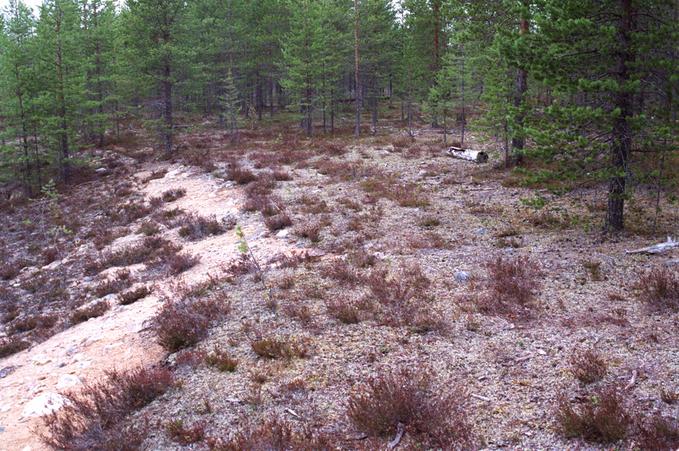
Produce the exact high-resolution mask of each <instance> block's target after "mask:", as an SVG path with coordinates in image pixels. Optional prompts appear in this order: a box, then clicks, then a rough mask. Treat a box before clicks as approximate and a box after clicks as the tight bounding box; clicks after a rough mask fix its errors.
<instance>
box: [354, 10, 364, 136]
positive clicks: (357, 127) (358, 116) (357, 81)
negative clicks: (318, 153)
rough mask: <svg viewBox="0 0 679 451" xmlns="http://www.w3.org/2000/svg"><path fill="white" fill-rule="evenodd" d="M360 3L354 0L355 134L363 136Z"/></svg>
mask: <svg viewBox="0 0 679 451" xmlns="http://www.w3.org/2000/svg"><path fill="white" fill-rule="evenodd" d="M358 8H359V5H358V0H354V14H355V17H354V80H355V87H354V89H355V92H356V123H355V125H354V136H356V137H357V138H358V137H359V136H361V94H362V93H361V71H360V58H359V51H358V47H359V43H360V41H359V24H360V22H359V9H358Z"/></svg>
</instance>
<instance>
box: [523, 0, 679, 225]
mask: <svg viewBox="0 0 679 451" xmlns="http://www.w3.org/2000/svg"><path fill="white" fill-rule="evenodd" d="M675 11H676V5H673V4H671V3H670V2H667V1H664V0H652V1H648V2H643V3H638V2H634V1H632V0H609V1H603V2H594V1H588V0H569V1H563V2H547V4H546V5H545V7H544V9H542V10H540V11H539V15H538V16H537V19H538V20H537V22H536V23H537V27H538V29H539V30H540V33H539V34H538V35H537V36H536V37H535V38H534V39H535V41H536V42H535V45H534V48H536V49H540V50H539V51H535V52H533V53H532V54H531V55H530V58H531V60H532V63H531V70H532V72H533V74H534V76H535V77H537V78H538V79H540V80H541V81H542V82H543V83H545V84H546V85H547V86H549V87H550V88H551V92H550V94H551V101H550V102H549V104H548V106H547V107H546V108H545V110H544V111H545V115H544V116H543V117H541V118H540V121H539V122H537V123H535V124H534V125H533V126H532V127H531V129H530V130H529V131H530V132H531V133H530V135H531V137H532V138H533V139H534V141H535V143H536V150H537V151H539V152H540V153H541V155H542V156H544V157H545V158H548V159H550V160H552V161H559V163H560V164H559V170H560V171H561V172H562V173H563V174H565V175H568V174H569V173H585V172H586V173H588V174H589V175H590V177H595V178H599V179H602V180H607V181H608V183H609V189H608V207H607V214H606V227H607V229H609V230H620V229H622V228H623V227H624V206H625V201H626V200H627V199H629V197H630V191H629V188H630V182H632V180H633V179H632V178H633V176H634V170H633V164H634V158H633V156H634V152H635V151H637V152H640V154H642V155H643V154H644V153H651V154H652V153H655V152H657V150H658V149H657V146H656V145H655V142H656V140H657V139H658V138H660V137H661V135H662V133H661V134H660V135H658V134H655V133H654V132H655V131H659V130H662V129H663V128H664V127H663V126H661V127H659V128H656V127H655V126H654V125H656V124H658V122H659V123H664V124H665V125H666V126H667V127H669V129H672V125H671V124H672V119H671V118H670V117H668V116H667V115H663V119H659V118H656V119H655V120H654V119H650V118H649V117H648V116H646V115H645V114H644V113H645V111H653V109H656V110H657V109H658V105H661V104H662V103H663V102H666V101H667V99H668V98H671V97H672V93H675V92H676V78H675V80H674V81H672V78H671V76H669V77H668V75H667V74H669V73H672V70H674V73H676V68H677V62H676V56H675V57H674V58H672V57H671V56H670V57H669V58H667V59H665V61H666V62H667V64H666V66H665V68H666V69H668V72H666V73H665V74H664V75H661V76H660V77H657V76H656V75H655V74H653V72H655V71H656V67H655V66H654V65H653V64H650V65H649V64H648V61H647V60H646V59H645V58H643V57H642V51H643V55H645V54H647V53H648V54H654V55H656V56H658V55H661V54H665V55H672V50H671V45H670V44H669V42H671V41H672V40H671V39H669V40H668V39H667V37H668V36H675V37H676V36H677V30H678V25H677V23H676V21H675V22H667V21H665V20H664V19H662V18H663V17H673V14H674V12H675ZM657 29H662V30H663V32H662V33H656V32H655V30H657ZM647 30H652V31H647ZM675 55H676V53H675ZM661 59H664V58H662V57H661ZM639 99H644V100H645V101H644V104H643V105H640V104H639ZM675 102H676V101H674V100H670V101H669V103H665V105H663V106H662V107H661V109H662V108H666V107H667V106H669V105H672V104H675V105H676V103H675ZM654 122H655V124H654ZM674 130H675V132H674V133H675V135H674V136H675V137H676V127H674ZM665 136H667V135H665ZM649 138H650V139H649ZM660 139H661V140H662V138H660ZM660 142H662V141H660Z"/></svg>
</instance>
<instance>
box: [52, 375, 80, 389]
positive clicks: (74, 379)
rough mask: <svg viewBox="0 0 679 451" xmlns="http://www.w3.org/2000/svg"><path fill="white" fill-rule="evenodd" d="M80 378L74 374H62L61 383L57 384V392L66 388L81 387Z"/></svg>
mask: <svg viewBox="0 0 679 451" xmlns="http://www.w3.org/2000/svg"><path fill="white" fill-rule="evenodd" d="M80 383H81V382H80V378H79V377H78V376H74V375H72V374H62V375H61V376H59V381H58V382H57V385H56V388H57V390H64V389H66V388H72V387H75V386H76V385H80Z"/></svg>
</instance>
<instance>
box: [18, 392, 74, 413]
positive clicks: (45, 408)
mask: <svg viewBox="0 0 679 451" xmlns="http://www.w3.org/2000/svg"><path fill="white" fill-rule="evenodd" d="M65 403H66V398H64V397H63V396H61V395H59V394H57V393H43V394H42V395H38V396H36V397H35V398H33V399H32V400H30V401H29V402H28V404H26V407H24V411H23V414H22V416H24V417H41V416H43V415H47V414H50V413H52V412H54V411H57V410H59V409H61V408H62V407H63V406H64V404H65Z"/></svg>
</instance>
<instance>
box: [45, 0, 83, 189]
mask: <svg viewBox="0 0 679 451" xmlns="http://www.w3.org/2000/svg"><path fill="white" fill-rule="evenodd" d="M81 41H82V34H81V27H80V14H79V10H78V4H77V3H76V2H75V1H74V0H46V1H45V2H44V3H43V4H42V6H41V8H40V20H39V21H38V25H37V36H36V52H35V53H34V61H36V62H37V67H36V75H37V81H38V84H39V86H40V88H41V91H40V92H39V96H38V99H37V100H36V103H37V104H38V112H37V114H38V117H39V124H40V125H39V127H40V133H41V135H42V137H43V144H46V145H47V147H48V148H50V149H54V150H55V152H56V155H55V156H56V162H57V166H58V168H59V172H60V174H59V175H60V178H61V180H62V181H68V179H69V177H70V173H71V166H72V164H73V157H74V156H75V155H74V154H73V153H74V149H75V148H76V147H77V146H76V145H75V144H76V133H77V124H78V119H79V115H78V110H79V106H80V105H82V104H83V101H84V97H85V86H84V80H85V77H84V71H83V61H84V60H83V53H82V47H81V45H80V44H81Z"/></svg>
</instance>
